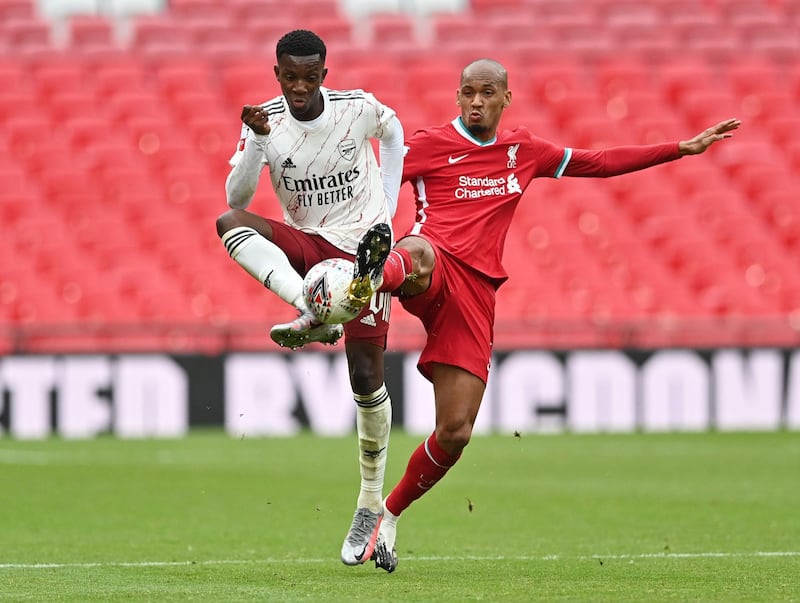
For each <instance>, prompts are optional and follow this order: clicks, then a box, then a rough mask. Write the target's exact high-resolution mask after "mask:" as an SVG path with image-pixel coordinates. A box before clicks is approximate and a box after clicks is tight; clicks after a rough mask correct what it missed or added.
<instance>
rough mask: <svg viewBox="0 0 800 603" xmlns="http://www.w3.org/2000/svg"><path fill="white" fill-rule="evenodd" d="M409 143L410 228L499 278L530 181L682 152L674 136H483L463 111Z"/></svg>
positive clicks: (610, 171) (600, 172) (636, 165)
mask: <svg viewBox="0 0 800 603" xmlns="http://www.w3.org/2000/svg"><path fill="white" fill-rule="evenodd" d="M406 147H407V151H406V155H405V162H404V165H403V180H404V181H406V180H408V181H410V182H411V184H412V186H413V187H414V196H415V198H416V209H417V213H416V217H415V224H414V226H413V227H412V229H411V231H410V232H409V234H420V235H424V236H425V237H427V238H428V239H430V240H431V241H433V242H434V243H436V244H437V245H438V246H439V247H440V248H441V249H443V250H444V251H445V252H447V253H450V254H451V255H453V256H455V257H457V258H458V259H459V260H461V261H462V262H464V263H466V264H467V265H469V266H471V267H472V268H474V269H476V270H478V271H479V272H481V273H483V274H485V275H486V276H488V277H490V278H492V279H496V280H497V281H498V284H499V283H501V282H502V281H504V280H505V279H506V278H507V274H506V271H505V269H504V268H503V265H502V262H501V259H502V254H503V245H504V243H505V238H506V234H507V233H508V229H509V227H510V225H511V220H512V217H513V215H514V211H515V209H516V207H517V204H518V203H519V200H520V198H521V197H522V193H523V192H524V191H525V189H526V188H527V187H528V185H529V184H530V182H531V180H533V179H534V178H537V177H551V178H560V177H561V176H597V177H606V176H613V175H616V174H621V173H626V172H630V171H634V170H638V169H642V168H645V167H649V166H651V165H656V164H658V163H662V162H664V161H670V160H672V159H677V158H678V157H679V156H680V155H679V153H678V145H677V143H667V144H661V145H646V146H631V147H616V148H614V149H606V150H599V151H594V150H585V149H571V148H569V147H562V146H558V145H556V144H554V143H552V142H549V141H547V140H544V139H541V138H538V137H536V136H534V135H533V134H531V133H530V132H529V131H528V130H527V129H526V128H516V129H513V130H501V131H499V132H498V133H497V136H496V137H495V138H494V139H493V140H490V141H488V142H485V143H482V142H481V141H479V140H477V139H476V138H474V137H473V136H472V134H471V133H470V132H469V131H468V130H467V129H466V127H465V126H464V125H463V123H462V122H461V118H460V117H459V118H456V119H454V120H453V121H452V122H450V123H449V124H445V125H442V126H436V127H432V128H428V129H425V130H420V131H418V132H416V133H415V134H414V135H413V136H411V137H410V138H409V139H408V140H407V141H406Z"/></svg>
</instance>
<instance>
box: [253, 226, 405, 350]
mask: <svg viewBox="0 0 800 603" xmlns="http://www.w3.org/2000/svg"><path fill="white" fill-rule="evenodd" d="M267 222H269V225H270V226H271V227H272V242H273V243H275V244H276V245H277V246H278V247H280V248H281V249H282V250H283V252H284V253H285V254H286V257H288V258H289V263H291V265H292V267H293V268H294V269H295V270H297V272H299V273H300V274H301V275H302V276H305V274H306V272H308V271H309V270H310V269H311V267H312V266H314V265H315V264H318V263H319V262H321V261H322V260H325V259H328V258H345V259H348V260H350V261H353V259H354V257H353V255H351V254H349V253H347V252H344V251H342V250H341V249H339V248H338V247H336V246H335V245H333V244H332V243H329V242H328V241H326V240H325V239H323V238H322V237H321V236H319V235H314V234H309V233H307V232H302V231H300V230H297V229H296V228H292V227H291V226H287V225H286V224H284V223H283V222H277V221H275V220H269V219H268V220H267ZM391 308H392V304H391V296H390V294H389V293H376V294H375V295H373V296H372V299H371V300H370V302H369V304H368V305H366V306H364V309H363V310H361V313H360V314H359V315H358V316H356V317H355V318H354V319H353V320H351V321H349V322H346V323H345V324H344V337H345V341H348V340H353V341H361V342H365V343H371V344H373V345H376V346H378V347H380V348H383V349H384V350H385V349H386V334H387V333H388V332H389V313H390V311H391Z"/></svg>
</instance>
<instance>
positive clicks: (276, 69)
mask: <svg viewBox="0 0 800 603" xmlns="http://www.w3.org/2000/svg"><path fill="white" fill-rule="evenodd" d="M272 70H273V71H274V72H275V79H276V80H279V79H281V78H280V72H281V70H280V68H279V67H278V66H277V65H275V66H274V67H273V68H272Z"/></svg>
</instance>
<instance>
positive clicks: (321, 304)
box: [303, 258, 362, 325]
mask: <svg viewBox="0 0 800 603" xmlns="http://www.w3.org/2000/svg"><path fill="white" fill-rule="evenodd" d="M352 281H353V262H351V261H350V260H345V259H343V258H329V259H327V260H322V261H321V262H320V263H318V264H315V265H314V266H312V267H311V270H309V271H308V274H306V276H305V278H304V279H303V297H304V299H305V302H306V305H307V306H308V308H309V309H310V310H311V311H312V312H313V313H314V314H315V315H316V316H317V318H318V319H319V320H320V321H322V322H324V323H325V324H329V325H333V324H339V323H343V322H347V321H349V320H352V319H353V318H355V317H356V316H358V314H359V313H360V312H361V309H362V306H357V305H355V304H354V303H353V302H352V301H351V300H350V298H349V297H348V291H349V289H350V283H351V282H352Z"/></svg>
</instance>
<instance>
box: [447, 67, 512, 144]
mask: <svg viewBox="0 0 800 603" xmlns="http://www.w3.org/2000/svg"><path fill="white" fill-rule="evenodd" d="M456 98H457V100H458V106H459V107H461V120H462V121H463V122H464V125H465V126H467V129H469V131H470V132H472V134H473V135H474V136H475V137H476V138H478V139H479V140H482V141H487V140H491V139H492V138H493V137H494V135H495V134H496V133H497V127H498V126H499V125H500V117H501V116H502V115H503V110H504V109H505V108H506V107H507V106H508V104H509V103H510V102H511V92H510V91H509V90H507V89H506V86H505V85H504V83H503V82H502V81H501V80H500V79H499V78H498V76H497V74H496V73H495V72H494V71H493V70H492V69H487V68H477V69H473V70H471V71H470V72H468V73H466V74H465V77H464V78H463V79H462V82H461V87H460V88H459V89H458V92H457V97H456Z"/></svg>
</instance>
